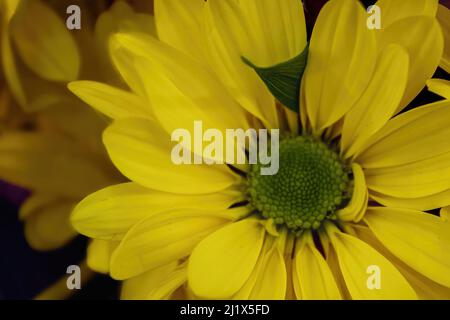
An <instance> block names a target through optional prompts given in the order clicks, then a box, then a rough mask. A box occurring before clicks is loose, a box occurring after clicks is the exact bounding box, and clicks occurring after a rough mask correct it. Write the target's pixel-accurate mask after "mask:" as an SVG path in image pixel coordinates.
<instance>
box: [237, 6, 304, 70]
mask: <svg viewBox="0 0 450 320" xmlns="http://www.w3.org/2000/svg"><path fill="white" fill-rule="evenodd" d="M240 7H241V10H242V13H243V18H244V20H245V21H246V23H247V25H248V27H249V28H250V29H249V30H250V32H249V33H250V36H251V38H252V40H253V41H254V42H251V43H247V46H246V47H245V50H244V52H243V54H244V55H245V56H246V57H247V58H248V59H250V60H251V61H252V62H253V63H254V64H256V65H258V66H261V67H266V66H272V65H274V64H277V63H280V62H283V61H287V60H289V59H291V58H293V57H295V56H297V55H299V54H300V53H301V52H302V51H303V50H304V49H305V46H306V43H307V40H306V24H305V15H304V13H303V6H302V3H301V2H299V1H296V0H248V1H241V2H240ZM280 17H282V18H280ZM241 32H242V31H241ZM250 44H251V45H252V46H250Z"/></svg>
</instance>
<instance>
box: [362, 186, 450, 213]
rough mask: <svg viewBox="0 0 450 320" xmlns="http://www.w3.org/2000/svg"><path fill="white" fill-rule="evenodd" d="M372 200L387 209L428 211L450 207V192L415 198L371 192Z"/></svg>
mask: <svg viewBox="0 0 450 320" xmlns="http://www.w3.org/2000/svg"><path fill="white" fill-rule="evenodd" d="M370 198H371V199H373V200H375V201H376V202H378V203H381V204H382V205H384V206H386V207H391V208H404V209H412V210H420V211H427V210H433V209H438V208H442V207H444V206H448V205H450V190H445V191H442V192H439V193H434V194H432V195H429V196H425V197H414V198H397V197H392V196H388V195H385V194H382V193H378V192H376V191H373V190H371V191H370Z"/></svg>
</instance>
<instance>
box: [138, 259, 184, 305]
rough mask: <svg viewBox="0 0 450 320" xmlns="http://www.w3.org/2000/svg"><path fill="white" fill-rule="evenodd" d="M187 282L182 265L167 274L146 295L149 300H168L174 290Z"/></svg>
mask: <svg viewBox="0 0 450 320" xmlns="http://www.w3.org/2000/svg"><path fill="white" fill-rule="evenodd" d="M186 281H187V270H186V264H183V265H181V266H179V267H178V268H176V269H175V270H173V271H172V272H171V273H169V274H168V275H167V276H166V277H165V278H163V279H161V280H160V282H159V283H158V284H157V285H156V287H154V288H153V289H152V290H151V291H150V293H149V294H148V295H147V297H146V299H149V300H162V299H170V297H171V296H172V294H174V292H175V290H177V289H178V288H180V287H181V286H182V285H183V284H184V283H186Z"/></svg>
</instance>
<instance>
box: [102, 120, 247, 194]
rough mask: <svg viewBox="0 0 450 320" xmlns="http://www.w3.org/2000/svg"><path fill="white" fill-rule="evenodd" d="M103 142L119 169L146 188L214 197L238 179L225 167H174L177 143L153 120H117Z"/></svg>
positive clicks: (107, 131) (204, 165) (108, 130)
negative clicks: (172, 156) (210, 194)
mask: <svg viewBox="0 0 450 320" xmlns="http://www.w3.org/2000/svg"><path fill="white" fill-rule="evenodd" d="M103 141H104V142H105V145H106V148H107V150H108V153H109V155H110V157H111V160H112V161H113V163H114V164H115V165H116V167H117V168H118V169H119V170H120V171H121V172H122V173H123V174H124V175H125V176H127V177H128V178H129V179H131V180H132V181H135V182H137V183H139V184H141V185H143V186H145V187H147V188H151V189H155V190H161V191H166V192H173V193H180V194H199V193H211V192H215V191H220V190H224V189H226V188H228V187H229V186H231V185H233V184H234V183H236V182H238V179H239V178H238V177H237V176H236V175H235V174H233V173H232V172H231V170H230V169H229V168H228V167H227V166H226V165H206V164H203V165H186V164H184V165H176V164H174V163H173V162H172V160H171V152H172V148H173V147H174V146H175V143H173V142H171V141H170V136H169V135H168V134H167V133H166V132H165V131H163V130H162V129H161V128H160V127H159V124H158V123H157V122H155V121H152V120H145V119H119V120H116V121H115V122H114V123H113V124H112V125H111V126H110V127H109V128H108V129H107V130H106V131H105V133H104V135H103Z"/></svg>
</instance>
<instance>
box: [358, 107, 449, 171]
mask: <svg viewBox="0 0 450 320" xmlns="http://www.w3.org/2000/svg"><path fill="white" fill-rule="evenodd" d="M448 119H450V101H442V102H436V103H433V104H430V105H427V106H423V107H421V108H416V109H413V110H411V111H408V112H406V113H403V114H401V115H399V116H397V117H395V118H393V119H392V120H390V121H389V122H388V123H387V125H386V126H385V127H384V128H383V129H382V130H380V131H379V133H377V134H375V136H374V137H373V138H372V139H371V140H370V142H368V145H367V146H366V147H365V150H364V151H362V152H361V153H360V155H359V156H357V157H356V161H357V162H358V163H360V164H361V165H362V167H363V168H384V167H393V166H399V165H403V164H408V163H413V162H416V161H421V160H424V159H429V158H431V157H434V156H437V155H441V154H443V153H446V152H448V151H450V139H448V137H449V136H450V127H449V126H448Z"/></svg>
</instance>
